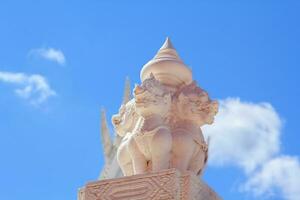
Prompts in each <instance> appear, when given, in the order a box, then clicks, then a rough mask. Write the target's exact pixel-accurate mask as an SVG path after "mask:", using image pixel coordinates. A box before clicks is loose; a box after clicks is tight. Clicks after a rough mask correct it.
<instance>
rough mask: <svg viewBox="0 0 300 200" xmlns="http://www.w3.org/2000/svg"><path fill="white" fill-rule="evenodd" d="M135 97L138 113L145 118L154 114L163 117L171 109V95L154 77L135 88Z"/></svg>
mask: <svg viewBox="0 0 300 200" xmlns="http://www.w3.org/2000/svg"><path fill="white" fill-rule="evenodd" d="M134 97H135V104H136V111H137V113H138V114H139V115H141V116H143V117H147V116H149V115H152V114H158V115H161V116H162V117H163V116H165V115H166V114H167V113H168V111H169V109H170V107H171V95H170V94H169V93H167V91H166V90H165V89H164V88H163V86H162V85H161V84H159V83H158V82H157V80H156V79H155V78H154V77H153V76H151V77H150V78H149V79H147V80H145V81H144V82H143V83H142V85H141V86H136V87H135V88H134Z"/></svg>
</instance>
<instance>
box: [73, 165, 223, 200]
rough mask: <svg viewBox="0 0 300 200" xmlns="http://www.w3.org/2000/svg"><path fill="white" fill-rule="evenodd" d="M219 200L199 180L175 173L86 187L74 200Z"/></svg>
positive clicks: (155, 174)
mask: <svg viewBox="0 0 300 200" xmlns="http://www.w3.org/2000/svg"><path fill="white" fill-rule="evenodd" d="M149 199H151V200H152V199H153V200H171V199H172V200H202V199H203V200H219V199H220V198H219V197H218V195H217V194H216V193H215V192H214V191H213V190H212V189H211V188H210V187H209V186H208V185H207V184H205V183H204V182H203V181H201V180H200V179H199V177H196V176H193V175H191V174H188V173H186V174H180V173H179V172H178V171H177V170H176V169H168V170H164V171H161V172H156V173H149V174H141V175H134V176H127V177H122V178H116V179H107V180H101V181H96V182H91V183H88V184H87V185H86V186H85V187H83V188H81V189H80V190H79V192H78V200H149Z"/></svg>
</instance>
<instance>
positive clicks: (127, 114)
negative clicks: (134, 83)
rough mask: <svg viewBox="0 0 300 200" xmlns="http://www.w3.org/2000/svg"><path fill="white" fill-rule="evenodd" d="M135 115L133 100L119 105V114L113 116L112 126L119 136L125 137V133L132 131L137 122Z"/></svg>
mask: <svg viewBox="0 0 300 200" xmlns="http://www.w3.org/2000/svg"><path fill="white" fill-rule="evenodd" d="M137 118H138V116H137V114H136V112H135V102H134V100H131V101H129V102H128V103H127V104H125V105H124V104H123V105H121V107H120V109H119V113H118V114H115V115H113V117H112V123H113V126H114V128H115V130H116V132H117V134H118V135H120V136H125V134H126V133H127V132H130V131H132V129H133V128H134V125H135V123H136V121H137Z"/></svg>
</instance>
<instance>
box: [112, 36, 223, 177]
mask: <svg viewBox="0 0 300 200" xmlns="http://www.w3.org/2000/svg"><path fill="white" fill-rule="evenodd" d="M141 81H142V82H141V84H140V85H137V86H136V87H135V88H134V90H133V93H134V98H133V99H132V100H131V101H129V102H128V103H127V102H126V103H124V102H123V105H122V106H121V108H120V110H119V113H118V114H117V115H114V116H113V118H112V121H113V124H114V127H115V131H116V132H117V134H118V135H119V136H121V137H123V138H122V141H121V143H120V146H119V147H118V151H117V160H118V163H119V165H120V167H121V169H122V171H123V174H124V175H126V176H128V175H133V174H142V173H146V172H149V171H151V172H156V171H161V170H163V169H168V168H176V169H178V170H180V171H181V172H185V171H190V172H192V173H193V174H195V175H199V174H201V172H202V171H203V169H204V167H205V164H206V162H207V158H208V145H207V144H206V142H205V140H204V137H203V135H202V131H201V128H200V127H201V126H203V125H205V124H211V123H213V120H214V116H215V115H216V113H217V111H218V103H217V102H216V101H212V100H211V99H210V98H209V96H208V94H207V92H206V91H204V90H203V89H201V88H200V87H198V86H197V84H196V83H195V82H193V79H192V73H191V71H190V69H189V68H188V67H187V66H186V65H185V64H184V63H183V62H182V60H181V59H180V58H179V56H178V54H177V53H176V51H175V49H174V48H173V46H172V44H171V42H170V41H169V39H167V40H166V42H165V44H164V45H163V46H162V48H161V49H160V50H159V51H158V53H157V55H156V56H155V57H154V58H153V59H152V60H150V61H149V62H148V63H147V64H146V65H144V67H143V69H142V70H141Z"/></svg>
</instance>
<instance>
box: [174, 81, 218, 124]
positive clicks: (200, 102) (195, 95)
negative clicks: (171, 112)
mask: <svg viewBox="0 0 300 200" xmlns="http://www.w3.org/2000/svg"><path fill="white" fill-rule="evenodd" d="M191 87H193V88H192V89H191ZM177 108H178V111H179V113H180V117H181V118H182V119H185V120H190V121H192V122H194V123H196V124H198V125H200V126H201V125H204V124H212V123H213V121H214V116H215V115H216V114H217V112H218V102H217V101H211V100H210V99H209V97H208V94H207V92H205V91H204V90H202V89H201V88H199V87H197V86H196V85H195V83H193V85H192V86H187V88H186V89H185V90H183V91H182V92H181V93H180V95H179V96H178V102H177Z"/></svg>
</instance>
